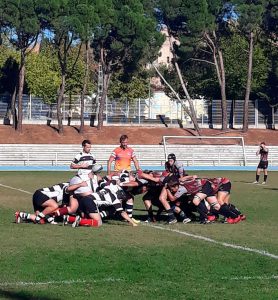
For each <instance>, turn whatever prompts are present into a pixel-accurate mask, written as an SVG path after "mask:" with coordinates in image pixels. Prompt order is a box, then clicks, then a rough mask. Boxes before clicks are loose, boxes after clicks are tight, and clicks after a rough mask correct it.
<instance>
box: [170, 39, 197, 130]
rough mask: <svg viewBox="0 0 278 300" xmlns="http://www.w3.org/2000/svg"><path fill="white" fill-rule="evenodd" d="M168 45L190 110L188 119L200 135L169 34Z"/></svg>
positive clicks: (193, 109)
mask: <svg viewBox="0 0 278 300" xmlns="http://www.w3.org/2000/svg"><path fill="white" fill-rule="evenodd" d="M169 43H170V50H171V52H172V54H173V57H174V66H175V68H176V71H177V73H178V77H179V80H180V83H181V86H182V89H183V91H184V94H185V96H186V99H187V101H188V103H189V109H190V114H189V117H190V119H191V121H192V123H193V125H194V128H195V130H196V131H197V132H198V134H199V135H201V133H200V128H199V125H198V121H197V116H196V112H195V108H194V105H193V101H192V98H191V97H190V95H189V93H188V90H187V88H186V86H185V83H184V80H183V78H182V74H181V71H180V67H179V65H178V63H177V59H176V54H175V51H174V47H173V41H172V36H171V35H170V34H169Z"/></svg>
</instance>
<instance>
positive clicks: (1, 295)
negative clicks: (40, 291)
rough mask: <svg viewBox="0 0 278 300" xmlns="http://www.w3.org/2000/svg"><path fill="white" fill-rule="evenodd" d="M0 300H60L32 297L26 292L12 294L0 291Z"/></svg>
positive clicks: (60, 299)
mask: <svg viewBox="0 0 278 300" xmlns="http://www.w3.org/2000/svg"><path fill="white" fill-rule="evenodd" d="M0 299H13V300H62V298H57V297H55V298H54V297H48V296H32V295H30V293H27V292H13V291H8V290H4V289H0Z"/></svg>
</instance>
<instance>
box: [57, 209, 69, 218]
mask: <svg viewBox="0 0 278 300" xmlns="http://www.w3.org/2000/svg"><path fill="white" fill-rule="evenodd" d="M68 213H69V211H68V208H67V207H61V208H59V209H58V210H57V211H56V212H55V217H59V216H64V215H67V214H68Z"/></svg>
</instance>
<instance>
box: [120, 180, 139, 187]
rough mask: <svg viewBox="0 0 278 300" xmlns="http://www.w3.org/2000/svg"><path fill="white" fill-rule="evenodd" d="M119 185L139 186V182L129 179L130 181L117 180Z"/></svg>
mask: <svg viewBox="0 0 278 300" xmlns="http://www.w3.org/2000/svg"><path fill="white" fill-rule="evenodd" d="M119 186H123V187H125V186H130V187H137V186H139V183H138V182H136V181H130V182H119Z"/></svg>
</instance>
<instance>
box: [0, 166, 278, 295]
mask: <svg viewBox="0 0 278 300" xmlns="http://www.w3.org/2000/svg"><path fill="white" fill-rule="evenodd" d="M200 174H201V175H204V176H206V175H209V176H210V177H212V176H216V175H217V176H224V175H225V176H227V177H229V178H230V179H231V180H232V202H233V203H235V204H236V205H237V206H238V207H239V208H240V209H241V210H242V211H243V212H244V213H245V214H246V215H247V220H246V221H244V222H240V223H238V224H234V225H230V224H220V223H215V224H211V225H200V224H196V223H195V224H191V223H189V224H180V223H178V224H175V225H171V226H169V225H165V223H164V222H161V223H156V224H155V225H153V226H149V225H144V224H142V225H140V226H138V227H131V226H128V225H127V224H126V223H123V222H119V221H108V222H107V223H105V224H104V225H103V226H102V227H101V228H86V227H78V228H71V227H70V226H65V227H63V226H58V225H56V226H55V225H34V224H15V223H14V211H15V210H28V211H30V210H32V201H31V198H32V193H33V192H34V191H35V190H36V189H37V188H40V187H45V186H50V185H53V184H55V183H58V182H62V181H64V180H68V179H69V176H71V173H66V172H1V173H0V184H1V185H0V193H1V197H0V199H1V200H0V226H1V227H0V232H1V234H0V236H1V243H0V253H1V255H0V266H1V273H0V299H43V300H54V299H55V300H58V299H217V298H219V299H229V300H230V299H237V300H239V299H271V300H272V299H278V230H277V229H278V226H277V213H278V197H277V196H278V187H277V182H278V172H277V173H275V172H273V173H270V175H269V181H268V184H267V185H266V186H263V185H252V184H249V183H250V182H252V181H254V172H220V171H218V172H200ZM4 186H5V187H4ZM7 186H9V187H7ZM12 188H15V189H12ZM135 208H136V210H135V213H134V214H135V216H137V217H138V218H141V217H143V216H144V215H145V212H144V211H143V210H142V208H143V204H142V201H141V200H140V198H138V199H136V204H135Z"/></svg>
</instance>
